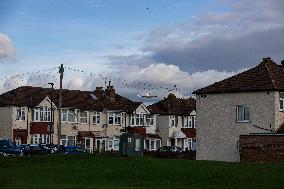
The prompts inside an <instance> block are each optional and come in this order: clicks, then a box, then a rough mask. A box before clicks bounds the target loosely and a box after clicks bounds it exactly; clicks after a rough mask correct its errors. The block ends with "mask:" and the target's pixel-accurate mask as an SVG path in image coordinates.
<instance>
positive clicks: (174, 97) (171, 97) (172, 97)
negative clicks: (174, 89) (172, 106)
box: [168, 93, 176, 99]
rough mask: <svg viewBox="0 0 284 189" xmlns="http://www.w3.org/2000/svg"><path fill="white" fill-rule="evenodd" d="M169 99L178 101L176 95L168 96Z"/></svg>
mask: <svg viewBox="0 0 284 189" xmlns="http://www.w3.org/2000/svg"><path fill="white" fill-rule="evenodd" d="M168 99H176V95H174V94H173V93H170V94H169V95H168Z"/></svg>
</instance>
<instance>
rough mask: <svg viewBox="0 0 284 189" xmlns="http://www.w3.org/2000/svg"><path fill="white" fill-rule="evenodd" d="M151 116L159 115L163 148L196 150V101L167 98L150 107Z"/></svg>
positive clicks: (159, 132) (158, 121)
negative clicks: (174, 147)
mask: <svg viewBox="0 0 284 189" xmlns="http://www.w3.org/2000/svg"><path fill="white" fill-rule="evenodd" d="M148 109H149V111H150V112H151V114H158V117H157V131H158V132H157V133H158V134H159V136H161V137H162V145H163V146H178V147H181V148H182V149H184V150H194V148H195V145H194V144H195V138H196V132H195V129H196V121H195V120H196V112H195V99H193V98H187V99H181V98H177V97H176V96H175V95H174V94H172V93H171V94H169V95H168V97H167V98H165V99H164V100H161V101H159V102H157V103H154V104H152V105H150V106H148Z"/></svg>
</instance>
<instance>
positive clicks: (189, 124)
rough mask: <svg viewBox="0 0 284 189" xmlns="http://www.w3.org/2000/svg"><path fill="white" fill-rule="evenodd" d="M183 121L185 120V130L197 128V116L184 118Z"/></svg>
mask: <svg viewBox="0 0 284 189" xmlns="http://www.w3.org/2000/svg"><path fill="white" fill-rule="evenodd" d="M183 119H184V123H183V127H184V128H195V125H196V124H195V122H196V116H188V117H184V118H183Z"/></svg>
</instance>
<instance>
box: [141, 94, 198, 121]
mask: <svg viewBox="0 0 284 189" xmlns="http://www.w3.org/2000/svg"><path fill="white" fill-rule="evenodd" d="M195 103H196V102H195V99H193V98H188V99H181V98H176V96H175V95H174V94H169V95H168V98H166V99H164V100H161V101H159V102H157V103H155V104H152V105H150V106H148V107H147V108H148V109H149V111H150V112H151V113H153V114H160V115H181V116H188V115H189V114H190V113H191V112H192V111H193V110H195V106H196V105H195Z"/></svg>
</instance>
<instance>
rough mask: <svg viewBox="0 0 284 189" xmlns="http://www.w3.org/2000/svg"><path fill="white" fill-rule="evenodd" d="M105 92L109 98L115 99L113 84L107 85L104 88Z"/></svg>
mask: <svg viewBox="0 0 284 189" xmlns="http://www.w3.org/2000/svg"><path fill="white" fill-rule="evenodd" d="M105 94H106V96H107V97H109V98H110V99H115V89H114V87H113V86H110V85H109V86H107V88H106V90H105Z"/></svg>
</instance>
